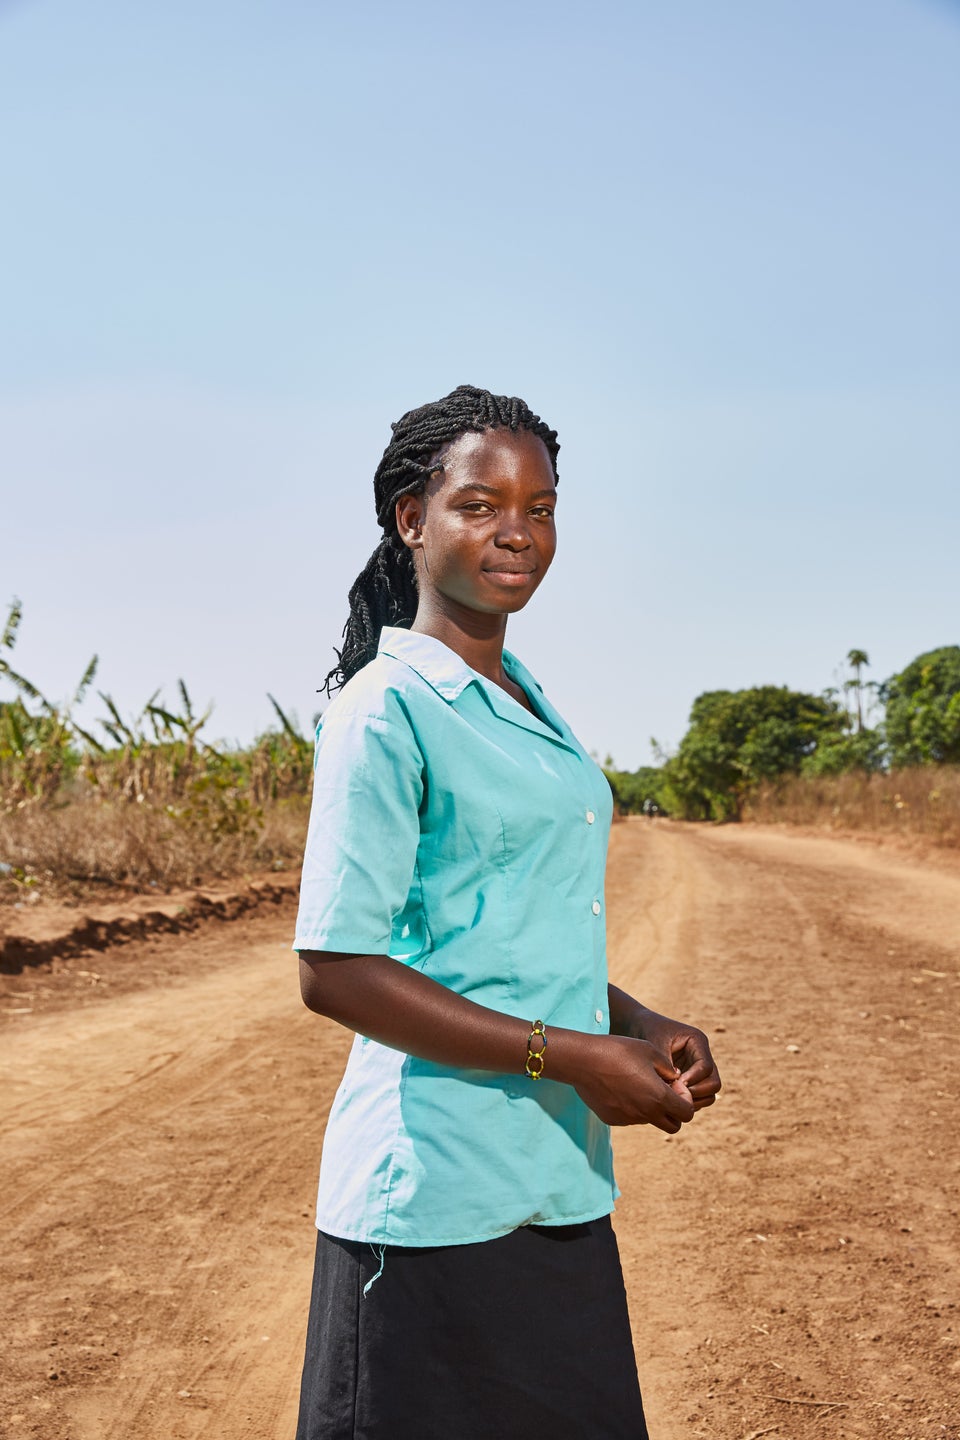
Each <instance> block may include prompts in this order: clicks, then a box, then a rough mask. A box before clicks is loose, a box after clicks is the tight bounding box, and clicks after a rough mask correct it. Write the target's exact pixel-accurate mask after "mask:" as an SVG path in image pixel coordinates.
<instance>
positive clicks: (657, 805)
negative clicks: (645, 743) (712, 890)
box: [604, 645, 960, 820]
mask: <svg viewBox="0 0 960 1440" xmlns="http://www.w3.org/2000/svg"><path fill="white" fill-rule="evenodd" d="M869 663H870V662H869V657H868V656H867V654H866V652H865V651H864V650H851V651H850V652H849V654H848V656H847V664H848V666H849V668H850V672H851V673H850V676H849V678H848V679H847V680H846V681H845V682H844V684H843V685H842V687H841V688H840V689H839V690H838V689H836V688H834V689H829V690H826V691H824V692H823V693H822V694H820V695H813V694H807V693H805V692H804V691H800V690H791V689H789V688H788V687H787V686H778V685H759V686H754V687H753V688H751V689H749V690H710V691H707V692H706V693H705V694H703V695H699V696H698V697H697V699H696V700H695V701H694V702H693V707H692V709H691V711H690V721H689V726H688V729H687V732H686V734H685V735H684V737H683V739H682V740H681V741H680V744H679V746H678V747H677V749H676V750H675V751H674V752H673V753H672V754H670V755H663V761H662V763H661V764H660V765H658V766H641V768H640V769H639V770H636V771H633V772H626V771H621V770H617V769H616V767H615V766H614V764H613V762H612V760H608V761H607V763H606V764H605V766H604V769H605V771H606V774H607V778H608V780H609V781H610V784H611V787H612V789H613V792H614V798H615V800H616V802H617V805H618V806H619V808H620V809H621V810H622V811H624V812H626V813H647V814H651V813H653V814H656V813H663V814H667V815H675V816H678V817H680V818H682V819H685V820H737V819H739V818H740V815H741V813H742V810H743V806H744V804H745V803H746V801H747V800H748V798H749V796H750V794H751V792H752V791H753V790H755V789H756V787H757V786H759V785H760V784H762V783H764V782H770V781H774V782H776V781H777V780H778V779H780V778H781V777H784V776H791V775H810V776H824V775H839V774H842V773H844V772H847V771H860V772H865V773H868V774H869V773H871V772H876V771H887V770H896V769H903V768H907V767H910V766H916V765H958V764H960V645H945V646H942V647H941V648H940V649H938V650H928V651H927V652H926V653H924V654H923V655H918V656H917V658H916V659H915V660H912V661H911V662H910V664H909V665H907V666H906V667H905V668H904V669H903V670H901V671H899V672H898V673H897V674H896V675H891V676H890V678H889V679H887V680H885V681H883V682H882V683H880V684H876V683H874V682H869V681H864V679H863V671H864V668H865V667H866V666H868V665H869ZM871 710H879V718H878V719H877V720H876V723H873V724H868V723H867V722H866V719H865V716H867V715H868V714H869V712H870V711H871ZM653 743H654V748H655V751H656V752H657V754H658V755H662V753H663V752H662V751H661V750H660V747H659V746H657V743H656V741H654V742H653Z"/></svg>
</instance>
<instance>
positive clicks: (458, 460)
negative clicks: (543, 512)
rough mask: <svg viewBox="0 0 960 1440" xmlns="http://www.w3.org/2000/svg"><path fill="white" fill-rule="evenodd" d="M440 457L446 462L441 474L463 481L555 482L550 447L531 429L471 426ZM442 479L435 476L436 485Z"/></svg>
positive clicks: (538, 484) (539, 484)
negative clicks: (486, 428)
mask: <svg viewBox="0 0 960 1440" xmlns="http://www.w3.org/2000/svg"><path fill="white" fill-rule="evenodd" d="M439 459H440V460H441V461H442V462H443V471H442V477H443V478H445V479H446V480H448V481H455V482H456V483H457V484H460V485H463V484H470V483H471V482H474V483H481V484H485V485H492V484H495V483H497V482H501V483H502V482H504V481H520V482H523V483H525V484H528V485H535V486H536V487H537V488H539V489H544V488H546V489H550V490H552V489H553V488H554V485H555V481H554V475H553V465H552V464H551V462H550V456H549V454H548V452H547V447H546V445H544V443H543V441H542V440H541V439H540V437H539V436H538V435H534V434H532V433H531V432H530V431H529V430H509V429H507V427H506V426H498V427H497V428H495V429H492V430H480V431H472V430H471V431H468V432H467V433H466V434H465V435H458V436H457V438H456V440H453V441H451V443H450V444H449V445H448V446H447V447H446V448H445V449H444V450H443V451H442V453H441V455H440V456H439ZM440 483H442V480H441V478H440V477H436V478H435V480H434V485H439V484H440Z"/></svg>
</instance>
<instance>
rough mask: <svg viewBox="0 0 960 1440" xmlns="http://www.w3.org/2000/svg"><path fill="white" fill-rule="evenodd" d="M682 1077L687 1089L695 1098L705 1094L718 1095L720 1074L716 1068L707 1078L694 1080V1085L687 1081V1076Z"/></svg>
mask: <svg viewBox="0 0 960 1440" xmlns="http://www.w3.org/2000/svg"><path fill="white" fill-rule="evenodd" d="M680 1079H681V1080H682V1081H683V1082H684V1084H685V1085H686V1086H687V1089H688V1090H689V1091H690V1094H691V1095H692V1096H693V1098H694V1099H695V1100H698V1099H701V1098H702V1097H703V1096H704V1095H716V1094H717V1092H718V1091H719V1089H720V1076H719V1075H718V1074H717V1072H716V1070H714V1071H713V1073H712V1074H711V1075H708V1076H707V1078H706V1080H699V1081H694V1083H693V1084H692V1085H691V1084H689V1083H688V1082H687V1080H686V1077H685V1076H683V1075H681V1077H680Z"/></svg>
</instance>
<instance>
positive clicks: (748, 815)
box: [744, 765, 960, 846]
mask: <svg viewBox="0 0 960 1440" xmlns="http://www.w3.org/2000/svg"><path fill="white" fill-rule="evenodd" d="M744 819H745V820H756V821H760V822H765V823H773V824H776V823H786V824H789V825H809V826H814V827H817V828H822V829H828V830H838V831H842V830H854V831H868V832H872V833H874V834H896V835H901V836H903V837H905V838H908V839H913V838H917V839H923V840H926V841H927V842H928V843H931V844H934V845H945V846H960V767H957V766H946V765H945V766H933V765H923V766H918V767H917V768H916V769H912V770H897V771H891V772H890V773H887V774H873V775H866V774H863V773H856V772H850V773H848V774H846V775H831V776H823V777H813V776H792V777H790V778H789V779H787V780H784V781H782V782H781V783H780V784H779V785H768V786H765V787H764V788H763V789H761V790H759V791H757V792H756V794H754V796H753V797H752V798H751V800H750V801H749V802H748V804H747V806H746V807H745V811H744Z"/></svg>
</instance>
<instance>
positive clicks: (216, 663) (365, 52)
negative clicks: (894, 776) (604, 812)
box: [0, 0, 960, 767]
mask: <svg viewBox="0 0 960 1440" xmlns="http://www.w3.org/2000/svg"><path fill="white" fill-rule="evenodd" d="M958 74H960V4H957V3H952V4H947V3H942V0H869V3H868V0H858V3H849V0H806V3H804V4H803V5H798V4H796V3H789V4H788V3H784V0H742V3H736V0H728V3H726V4H724V5H718V4H716V0H689V3H686V0H678V3H674V4H671V5H666V4H662V3H661V4H653V3H648V0H633V3H619V0H616V3H614V0H599V3H593V4H591V5H589V6H586V5H583V6H581V5H573V4H563V3H552V4H545V3H540V0H531V3H523V0H514V3H511V4H503V3H499V0H494V3H490V4H487V5H485V6H484V7H481V8H477V7H473V6H470V7H468V6H460V5H455V4H451V3H449V0H447V3H444V4H440V3H423V0H410V3H408V4H407V5H405V6H403V7H400V6H396V5H394V4H387V3H380V0H374V3H363V0H360V3H353V4H351V5H349V6H344V5H337V6H334V5H332V4H326V3H314V4H307V3H294V0H272V3H270V4H269V5H268V4H266V3H260V4H251V3H245V0H231V3H226V0H191V3H186V0H168V3H165V4H164V5H163V6H154V7H145V6H131V5H128V4H120V3H119V0H88V3H85V4H84V5H83V6H82V7H80V6H76V5H72V4H68V3H66V0H0V136H2V139H0V196H2V201H0V203H2V205H3V212H4V215H3V224H2V227H0V337H2V338H0V488H2V508H0V525H2V529H3V544H2V549H0V604H2V603H4V602H6V601H7V600H8V599H9V598H12V597H13V596H14V595H18V596H20V597H21V598H22V599H23V601H24V605H25V619H24V624H23V627H22V631H21V638H20V641H19V643H18V647H17V651H16V655H15V657H14V658H15V661H16V663H17V664H18V665H19V666H20V668H22V669H23V670H24V671H25V672H26V673H27V674H28V675H30V676H31V677H32V678H33V679H35V680H36V681H37V683H39V684H40V685H41V686H42V687H43V688H45V689H46V690H47V691H48V693H51V694H52V695H53V696H60V695H65V694H66V693H67V692H68V691H69V689H70V688H71V686H72V684H73V682H74V681H75V679H76V678H77V677H78V676H79V674H80V672H81V671H82V669H83V667H84V665H85V663H86V661H87V659H88V658H89V656H90V654H91V653H92V652H93V651H98V652H99V654H100V656H101V669H100V675H99V683H100V684H102V686H103V688H105V689H107V690H109V691H111V692H112V693H113V694H114V696H115V697H116V698H117V700H118V702H119V703H120V705H121V708H122V709H124V710H127V711H133V710H135V709H137V708H138V707H139V706H140V705H141V704H142V703H143V702H144V701H145V700H146V698H147V697H148V696H149V695H150V694H151V693H152V692H153V690H155V689H156V688H157V687H158V686H163V687H164V688H165V690H166V693H167V694H168V696H169V697H170V698H171V699H172V698H173V695H174V686H175V682H176V680H177V678H178V677H179V676H181V675H182V676H183V677H184V678H185V679H186V681H187V683H188V685H189V686H190V687H191V689H192V690H193V691H194V692H195V694H196V696H197V698H198V699H200V700H203V701H205V700H207V699H213V700H214V701H215V702H216V709H215V712H214V718H213V722H212V731H213V733H215V734H221V735H225V736H227V737H238V738H240V739H242V740H246V739H249V738H250V737H251V736H252V735H253V734H254V733H255V731H257V730H258V729H259V728H262V727H263V726H265V725H266V724H267V723H269V721H270V719H271V710H270V706H269V702H268V701H267V699H266V692H267V691H270V692H272V693H273V694H274V695H276V696H277V697H278V699H280V700H281V702H282V703H283V704H284V705H286V706H289V707H291V708H292V709H294V710H296V711H297V712H298V714H299V716H300V718H301V720H302V722H303V723H304V724H305V725H306V724H309V722H310V718H311V716H312V714H313V712H314V710H315V708H316V707H317V697H316V695H315V691H316V687H317V686H318V685H319V684H320V682H321V679H322V677H323V675H324V674H325V672H326V670H327V668H328V667H329V664H330V661H331V658H332V645H333V644H334V643H335V642H336V640H337V638H338V636H339V632H340V629H341V627H342V624H343V620H344V618H345V605H346V591H347V589H348V587H349V585H350V583H351V581H352V580H353V578H354V576H355V575H356V573H357V572H358V571H359V569H360V568H361V567H362V565H363V563H364V561H365V560H366V557H367V555H368V554H369V552H370V550H371V549H372V548H373V546H374V544H375V543H376V539H377V535H378V532H377V530H376V526H375V521H374V515H373V501H372V485H371V481H372V475H373V469H374V467H375V465H376V462H377V459H378V457H379V455H380V452H381V451H382V449H383V446H384V444H385V443H386V440H387V438H388V436H389V422H390V421H391V420H393V419H396V418H397V416H398V415H399V414H401V413H402V412H403V411H404V410H405V409H407V408H409V407H410V406H411V405H415V404H419V403H422V402H423V401H425V400H427V399H432V398H435V397H436V396H438V395H440V394H443V393H444V392H445V391H447V390H449V389H450V388H452V387H453V386H454V385H456V384H459V383H461V382H463V381H469V382H471V383H474V384H480V385H486V386H488V387H490V388H492V389H495V390H498V391H507V392H510V393H519V394H521V395H523V396H524V397H525V398H526V399H527V400H528V401H529V402H530V404H531V405H532V406H533V407H534V409H536V410H538V411H539V412H540V413H541V414H542V415H543V416H544V417H545V418H546V419H547V420H548V421H549V422H550V423H551V424H552V425H554V426H556V427H557V429H558V430H559V432H560V440H561V446H562V448H561V454H560V467H561V483H560V506H559V511H558V520H559V524H560V550H559V554H558V558H557V561H556V565H555V568H554V571H553V573H552V574H551V576H550V577H549V578H548V580H547V581H546V582H545V584H544V586H543V587H542V588H541V590H540V591H539V593H538V595H537V596H536V597H535V599H534V601H533V603H532V605H531V606H530V608H529V610H528V611H527V612H526V613H524V614H523V615H522V616H520V617H517V619H516V620H514V621H512V622H511V629H510V632H509V636H508V644H510V645H511V647H512V648H514V649H515V650H517V651H518V652H519V653H520V654H521V655H522V657H523V658H524V660H525V661H526V662H527V664H528V665H529V666H530V667H531V669H533V671H534V673H536V674H538V675H539V677H540V678H541V680H542V681H543V682H544V684H545V686H546V688H547V689H548V691H549V692H550V693H551V695H552V697H553V699H554V701H555V702H556V703H557V704H558V705H559V706H560V708H561V709H562V710H563V711H564V712H565V713H566V714H567V716H568V717H569V719H570V720H571V722H572V723H573V724H574V727H575V728H576V729H577V731H578V733H579V734H580V736H581V738H582V739H583V741H584V742H585V743H586V744H587V745H588V746H589V747H591V748H594V749H596V750H597V751H598V752H600V753H601V754H603V755H605V754H607V753H608V752H609V753H612V754H613V756H614V757H615V758H616V760H617V762H618V763H620V764H621V765H624V766H630V767H633V766H634V765H637V764H639V763H641V762H645V761H646V760H648V759H649V756H650V750H649V743H648V742H649V737H650V736H656V737H657V738H658V740H660V742H661V743H662V744H665V745H668V746H669V745H671V744H675V743H676V742H677V741H678V740H679V739H680V737H681V735H682V734H683V731H684V728H685V724H686V717H687V713H688V710H689V707H690V704H691V701H692V700H693V698H694V697H695V696H696V695H697V694H699V693H700V692H701V691H703V690H706V689H714V688H721V687H724V688H737V687H739V686H743V685H751V684H762V683H774V684H789V685H792V686H796V687H798V688H804V689H812V690H817V691H818V690H820V689H822V688H824V687H825V686H827V685H829V684H831V683H833V682H834V681H835V680H836V678H837V673H836V672H837V667H838V665H839V663H840V662H841V660H842V657H843V656H844V654H845V653H846V651H847V650H848V649H850V648H851V646H857V647H862V648H864V649H866V650H867V651H868V652H869V654H870V656H871V659H872V661H873V667H872V670H871V671H870V672H869V673H870V674H871V675H872V676H873V677H874V678H883V677H885V676H886V675H888V674H890V673H891V672H892V671H893V670H895V669H898V668H899V667H900V666H901V665H903V664H905V663H906V662H907V661H908V660H910V659H911V658H912V657H913V656H914V655H915V654H917V653H918V652H919V651H921V650H924V649H928V648H931V647H933V646H936V645H941V644H947V643H957V642H960V604H958V598H960V596H958V592H960V580H958V568H960V567H958V564H957V552H958V542H957V537H958V533H960V499H958V493H960V486H958V479H960V475H958V472H960V464H958V462H960V340H958V336H960V243H958V239H960V224H958V222H960V188H958V181H957V175H958V168H957V163H956V157H957V155H958V153H960V86H958V83H957V76H958ZM100 709H101V707H100V705H99V702H97V701H96V700H95V699H94V700H93V701H92V702H90V703H89V704H88V706H87V711H86V715H87V718H88V719H89V718H93V717H94V716H95V715H96V714H97V713H99V711H100Z"/></svg>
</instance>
